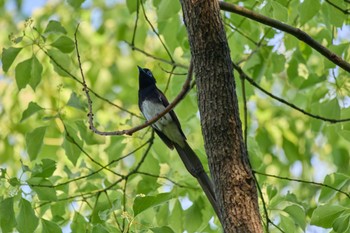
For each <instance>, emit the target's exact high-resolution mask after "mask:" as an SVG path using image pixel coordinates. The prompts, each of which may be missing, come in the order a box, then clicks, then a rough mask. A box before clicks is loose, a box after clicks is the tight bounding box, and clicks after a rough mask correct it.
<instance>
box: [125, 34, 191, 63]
mask: <svg viewBox="0 0 350 233" xmlns="http://www.w3.org/2000/svg"><path fill="white" fill-rule="evenodd" d="M124 42H125V43H127V44H128V45H129V46H130V48H131V49H132V50H135V51H138V52H140V53H143V54H144V55H146V56H147V57H150V58H153V59H154V60H157V61H161V62H163V63H167V64H169V65H172V66H177V67H181V68H184V69H188V66H186V65H183V64H179V63H176V62H175V61H168V60H166V59H164V58H160V57H156V56H154V55H152V54H150V53H148V52H146V51H144V50H142V49H140V48H138V47H136V46H135V45H133V44H131V43H129V42H127V41H124Z"/></svg>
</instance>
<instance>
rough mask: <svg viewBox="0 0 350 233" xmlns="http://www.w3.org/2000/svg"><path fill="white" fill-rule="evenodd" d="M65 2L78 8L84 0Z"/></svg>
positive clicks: (68, 0)
mask: <svg viewBox="0 0 350 233" xmlns="http://www.w3.org/2000/svg"><path fill="white" fill-rule="evenodd" d="M67 2H68V3H69V5H71V6H72V7H74V8H79V7H80V6H81V4H83V2H85V0H67Z"/></svg>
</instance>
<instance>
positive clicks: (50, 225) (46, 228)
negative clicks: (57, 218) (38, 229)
mask: <svg viewBox="0 0 350 233" xmlns="http://www.w3.org/2000/svg"><path fill="white" fill-rule="evenodd" d="M41 225H42V226H43V231H42V233H60V232H62V230H61V228H60V227H59V226H58V225H57V224H56V223H54V222H51V221H48V220H45V219H43V218H42V219H41Z"/></svg>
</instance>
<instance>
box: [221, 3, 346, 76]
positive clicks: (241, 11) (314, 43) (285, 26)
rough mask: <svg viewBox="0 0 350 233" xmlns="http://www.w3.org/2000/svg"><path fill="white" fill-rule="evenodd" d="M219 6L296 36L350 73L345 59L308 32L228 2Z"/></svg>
mask: <svg viewBox="0 0 350 233" xmlns="http://www.w3.org/2000/svg"><path fill="white" fill-rule="evenodd" d="M219 4H220V8H221V10H224V11H228V12H232V13H236V14H239V15H242V16H245V17H247V18H250V19H252V20H254V21H257V22H260V23H263V24H265V25H268V26H271V27H274V28H277V29H279V30H281V31H284V32H287V33H289V34H291V35H293V36H295V37H296V38H298V39H299V40H301V41H304V42H305V43H306V44H308V45H309V46H311V47H312V48H314V49H315V50H316V51H318V52H319V53H321V54H322V55H323V56H324V57H326V58H327V59H328V60H329V61H331V62H333V63H334V64H336V65H338V66H339V67H341V68H343V69H344V70H346V71H347V72H350V64H349V63H348V62H346V61H345V60H344V59H342V58H341V57H340V56H338V55H337V54H335V53H333V52H332V51H330V50H328V49H327V48H326V47H324V46H322V45H321V44H320V43H318V42H317V41H316V40H314V39H313V38H312V37H311V36H309V35H308V34H307V33H306V32H304V31H302V30H301V29H299V28H295V27H292V26H290V25H288V24H285V23H282V22H280V21H278V20H275V19H271V18H269V17H266V16H264V15H261V14H258V13H256V12H254V11H251V10H248V9H246V8H244V7H241V6H237V5H234V4H231V3H227V2H222V1H220V2H219Z"/></svg>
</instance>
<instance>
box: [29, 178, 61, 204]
mask: <svg viewBox="0 0 350 233" xmlns="http://www.w3.org/2000/svg"><path fill="white" fill-rule="evenodd" d="M27 183H28V184H30V185H31V188H32V189H33V190H34V191H35V192H36V194H38V198H39V199H40V200H42V201H55V200H57V196H56V190H55V188H54V187H51V186H52V183H51V182H50V181H49V180H48V179H44V178H41V177H32V178H29V179H28V180H27Z"/></svg>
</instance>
